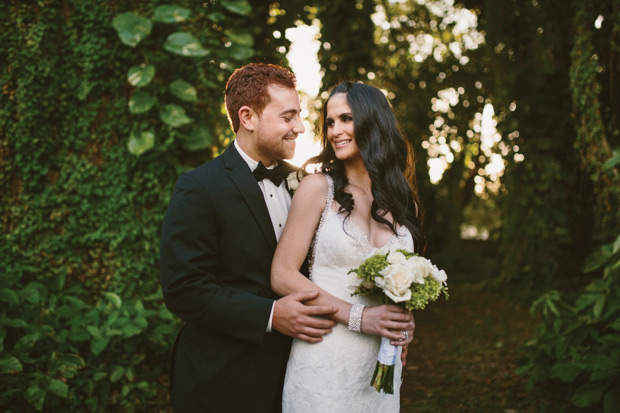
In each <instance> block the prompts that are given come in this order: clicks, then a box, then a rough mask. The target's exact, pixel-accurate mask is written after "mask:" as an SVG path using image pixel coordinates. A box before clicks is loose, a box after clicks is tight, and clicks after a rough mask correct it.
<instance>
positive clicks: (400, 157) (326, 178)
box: [271, 82, 423, 413]
mask: <svg viewBox="0 0 620 413" xmlns="http://www.w3.org/2000/svg"><path fill="white" fill-rule="evenodd" d="M321 134H322V144H323V149H322V152H321V153H320V154H319V155H318V156H317V157H316V158H315V159H312V160H310V161H309V162H318V163H320V164H321V173H317V174H313V175H308V176H307V177H305V178H304V179H303V180H302V182H301V183H300V185H299V188H298V189H297V192H296V193H295V196H294V198H293V202H292V205H291V209H290V212H289V216H288V220H287V222H286V226H285V228H284V231H283V233H282V236H281V238H280V241H279V243H278V247H277V249H276V253H275V256H274V260H273V264H272V270H271V283H272V288H273V290H274V291H275V292H276V293H278V294H280V295H286V294H290V293H294V292H299V291H309V290H310V291H312V290H318V291H319V295H318V297H317V298H316V299H315V300H313V301H311V302H310V303H311V304H321V305H330V306H334V307H336V308H337V309H338V311H337V313H336V314H335V315H334V316H333V317H332V318H333V319H334V320H335V321H337V322H338V324H337V325H336V326H335V327H334V329H333V331H332V332H331V333H330V334H328V335H327V336H325V337H323V339H322V340H320V339H318V340H317V341H319V342H317V343H308V342H304V341H301V340H298V339H295V340H294V342H293V347H292V349H291V354H290V357H289V361H288V366H287V371H286V378H285V383H284V393H283V401H282V403H283V404H282V407H283V411H284V412H285V413H288V412H330V413H332V412H398V410H399V406H400V394H399V392H400V381H401V380H400V377H401V371H402V364H404V362H405V357H406V352H407V346H408V345H409V343H410V342H411V340H412V339H413V328H414V322H413V317H412V315H411V313H410V312H408V311H406V310H404V309H402V308H401V307H398V306H392V305H379V304H380V303H379V302H376V301H373V299H372V298H369V297H367V296H354V297H351V293H352V292H353V290H354V288H355V286H356V285H357V284H358V283H359V281H358V280H357V278H356V276H355V274H349V270H351V269H353V268H357V267H358V266H359V265H360V264H361V263H362V262H363V261H364V260H365V259H366V258H368V257H369V256H371V255H372V254H373V253H374V252H376V251H377V249H379V248H389V249H395V248H403V249H406V250H409V251H413V250H414V241H415V245H416V249H417V250H421V246H422V245H423V238H422V235H421V232H420V230H419V222H418V221H419V217H418V214H417V211H418V207H417V206H418V205H419V202H418V199H417V194H416V191H415V189H414V188H415V187H414V186H413V185H411V184H410V180H408V179H407V174H406V171H408V170H411V169H410V168H412V167H413V165H408V160H409V159H411V158H409V157H408V154H409V153H410V152H409V151H408V145H407V143H406V141H405V139H404V138H403V136H402V134H401V133H400V130H399V128H398V125H397V123H396V120H395V118H394V114H393V113H392V110H391V108H390V106H389V103H388V101H387V99H386V98H385V96H384V95H383V93H382V92H381V91H380V90H379V89H377V88H374V87H371V86H368V85H364V84H362V83H352V82H344V83H341V84H340V85H338V86H336V87H335V88H334V89H333V90H332V91H331V94H330V97H329V98H328V99H327V101H326V102H325V105H324V106H323V113H322V116H321ZM308 250H310V251H311V262H310V279H308V278H306V277H304V276H303V275H302V274H301V273H300V272H299V268H300V267H301V265H302V263H303V262H304V260H305V258H306V256H307V252H308ZM380 336H384V337H387V338H389V339H390V340H391V341H392V344H394V345H398V346H402V349H403V351H402V354H401V360H399V361H397V365H396V369H395V370H396V372H395V377H394V394H384V393H379V392H377V391H376V390H375V389H374V388H372V387H371V386H370V382H371V378H372V374H373V371H374V366H375V363H376V360H377V354H378V351H379V345H380ZM308 338H309V337H308ZM401 363H402V364H401Z"/></svg>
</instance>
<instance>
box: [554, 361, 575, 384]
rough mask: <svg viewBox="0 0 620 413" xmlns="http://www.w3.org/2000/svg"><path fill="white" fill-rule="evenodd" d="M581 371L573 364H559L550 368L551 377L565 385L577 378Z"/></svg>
mask: <svg viewBox="0 0 620 413" xmlns="http://www.w3.org/2000/svg"><path fill="white" fill-rule="evenodd" d="M582 371H583V367H582V366H580V365H579V364H577V363H573V362H561V363H557V364H555V365H554V366H553V367H552V368H551V372H550V374H551V377H554V378H557V379H560V380H562V381H563V382H565V383H568V382H571V381H573V380H575V379H576V378H577V376H578V375H579V373H581V372H582Z"/></svg>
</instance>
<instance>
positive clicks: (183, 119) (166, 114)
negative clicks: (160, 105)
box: [160, 104, 193, 128]
mask: <svg viewBox="0 0 620 413" xmlns="http://www.w3.org/2000/svg"><path fill="white" fill-rule="evenodd" d="M160 116H161V120H162V121H163V122H164V123H165V124H167V125H169V126H172V127H173V128H178V127H179V126H183V125H187V124H188V123H192V122H193V119H192V118H190V117H189V116H187V115H186V114H185V109H183V108H182V107H181V106H179V105H175V104H170V105H166V106H165V107H164V109H163V110H162V111H161V113H160Z"/></svg>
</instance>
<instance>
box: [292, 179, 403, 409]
mask: <svg viewBox="0 0 620 413" xmlns="http://www.w3.org/2000/svg"><path fill="white" fill-rule="evenodd" d="M325 177H326V179H327V180H328V196H327V202H326V205H325V209H324V211H323V214H322V215H321V221H320V223H319V227H318V229H317V232H316V234H315V238H314V241H313V245H312V251H313V253H312V262H311V266H310V277H311V279H312V281H313V282H314V283H315V284H317V285H318V286H319V287H321V288H322V289H324V290H325V291H327V292H329V293H330V294H332V295H334V296H336V297H338V298H340V299H342V300H344V301H347V302H350V303H361V304H364V305H366V306H371V305H377V304H379V303H378V302H375V301H373V299H371V298H369V297H364V296H354V297H352V296H351V293H352V292H353V290H354V289H355V288H356V287H357V285H358V284H359V280H358V279H357V276H356V275H355V274H354V273H351V274H349V273H348V272H349V271H350V270H351V269H353V268H357V267H358V266H359V265H360V264H361V263H362V262H363V261H364V260H366V258H368V257H369V256H371V255H372V254H374V253H375V252H376V250H377V249H378V248H376V246H373V245H372V244H371V243H370V241H369V239H368V236H367V235H366V233H365V232H364V231H363V230H362V229H361V228H360V227H359V226H358V225H356V224H355V223H354V222H353V221H351V220H350V219H347V220H345V219H344V216H343V215H342V214H339V213H338V212H336V211H335V210H334V205H333V203H334V202H333V194H334V187H333V181H332V180H331V178H330V177H329V176H328V175H325ZM397 232H398V235H397V234H394V235H393V236H392V237H391V238H390V239H389V240H388V241H387V243H386V244H385V245H384V246H382V247H387V248H403V249H406V250H409V251H413V241H412V237H411V235H410V233H409V231H408V230H407V229H406V228H405V227H401V228H399V229H398V231H397ZM379 342H380V338H379V337H377V336H370V335H366V334H360V333H352V332H350V331H349V330H348V329H347V326H345V325H341V324H339V325H337V326H336V327H335V328H334V330H333V332H332V333H330V334H329V335H327V336H325V337H324V339H323V341H322V342H321V343H317V344H308V343H305V342H302V341H298V340H295V341H294V342H293V348H292V350H291V355H290V358H289V363H288V367H287V373H286V381H285V386H284V397H283V411H284V412H285V413H287V412H330V413H332V412H334V413H335V412H347V413H349V412H397V411H398V410H399V391H400V374H401V367H400V361H399V362H398V365H397V368H396V377H395V380H394V384H395V394H394V395H385V394H382V393H378V392H376V391H375V390H374V389H373V388H372V387H370V380H371V377H372V373H373V371H374V367H375V363H376V360H377V354H378V351H379Z"/></svg>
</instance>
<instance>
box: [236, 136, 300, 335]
mask: <svg viewBox="0 0 620 413" xmlns="http://www.w3.org/2000/svg"><path fill="white" fill-rule="evenodd" d="M233 144H234V145H235V148H236V149H237V152H239V155H241V157H242V158H243V160H244V161H245V162H246V163H247V164H248V166H249V167H250V170H251V171H254V169H256V167H257V166H258V161H255V160H254V159H252V158H250V157H249V156H248V155H247V154H246V153H245V152H243V149H241V147H239V144H238V143H237V140H236V139H235V141H234V142H233ZM276 165H277V163H273V164H272V165H271V166H265V167H266V168H267V169H273V168H275V167H276ZM258 186H259V187H260V190H261V192H262V193H263V197H264V198H265V204H266V205H267V210H268V211H269V218H271V225H273V231H274V232H275V234H276V240H279V239H280V235H282V229H283V228H284V223H285V222H286V217H287V216H288V210H289V208H290V207H291V195H290V194H289V192H288V190H287V189H286V180H284V181H282V182H281V183H280V186H276V185H275V184H274V183H273V182H271V180H269V179H263V180H262V181H258ZM274 305H275V301H274V304H272V306H271V314H270V315H269V323H268V324H267V332H268V333H269V332H271V323H272V321H273V307H274Z"/></svg>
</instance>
